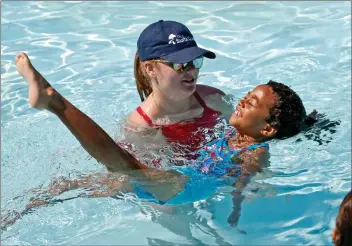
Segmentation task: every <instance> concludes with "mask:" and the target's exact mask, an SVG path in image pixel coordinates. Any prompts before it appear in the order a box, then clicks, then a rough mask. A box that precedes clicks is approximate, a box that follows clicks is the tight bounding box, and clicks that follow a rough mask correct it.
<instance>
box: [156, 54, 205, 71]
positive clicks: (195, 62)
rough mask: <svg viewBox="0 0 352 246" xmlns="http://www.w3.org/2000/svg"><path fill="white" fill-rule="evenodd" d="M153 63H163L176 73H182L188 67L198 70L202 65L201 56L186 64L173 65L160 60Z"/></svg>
mask: <svg viewBox="0 0 352 246" xmlns="http://www.w3.org/2000/svg"><path fill="white" fill-rule="evenodd" d="M153 61H156V62H161V63H164V64H166V65H168V66H170V67H172V68H173V69H174V70H175V71H176V72H183V71H184V70H185V69H186V68H187V67H188V66H189V65H193V66H194V67H195V68H196V69H200V68H201V67H202V65H203V56H200V57H197V58H196V59H194V60H193V61H190V62H186V63H173V62H168V61H166V60H162V59H154V60H153Z"/></svg>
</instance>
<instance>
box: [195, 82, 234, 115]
mask: <svg viewBox="0 0 352 246" xmlns="http://www.w3.org/2000/svg"><path fill="white" fill-rule="evenodd" d="M196 91H197V93H198V94H199V96H200V97H201V98H202V99H203V101H204V103H205V104H206V105H207V107H209V108H211V109H213V110H215V111H219V112H221V114H222V115H223V116H224V117H225V119H227V120H228V119H229V118H230V115H231V114H232V112H233V105H232V104H229V103H228V100H226V96H227V95H226V94H225V92H223V91H222V90H220V89H218V88H215V87H212V86H208V85H197V89H196Z"/></svg>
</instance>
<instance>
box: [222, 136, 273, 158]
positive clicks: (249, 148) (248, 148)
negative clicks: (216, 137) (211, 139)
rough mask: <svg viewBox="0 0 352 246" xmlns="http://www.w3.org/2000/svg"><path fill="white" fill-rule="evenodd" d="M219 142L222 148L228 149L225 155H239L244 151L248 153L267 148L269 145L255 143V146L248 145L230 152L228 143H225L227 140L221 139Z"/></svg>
mask: <svg viewBox="0 0 352 246" xmlns="http://www.w3.org/2000/svg"><path fill="white" fill-rule="evenodd" d="M224 141H225V142H224ZM221 142H222V146H224V147H225V148H227V149H228V153H227V155H238V154H239V153H243V152H245V151H250V150H256V149H258V148H261V147H262V148H269V144H268V143H266V142H263V143H255V144H252V145H249V146H247V147H244V148H242V149H235V150H231V149H230V147H229V145H228V143H227V139H223V140H222V141H221Z"/></svg>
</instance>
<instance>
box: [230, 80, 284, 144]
mask: <svg viewBox="0 0 352 246" xmlns="http://www.w3.org/2000/svg"><path fill="white" fill-rule="evenodd" d="M276 100H277V97H276V95H275V93H274V92H273V90H272V89H271V87H270V86H268V85H265V84H263V85H259V86H257V87H256V88H255V89H254V90H252V91H251V92H248V93H247V95H246V97H245V98H244V99H242V100H240V101H239V102H238V104H237V106H236V110H235V112H233V113H232V115H231V117H230V121H229V123H230V125H232V126H233V127H235V128H236V129H237V131H238V132H239V133H241V134H244V135H247V136H250V137H252V138H254V139H263V138H267V137H271V136H273V135H275V133H276V129H274V128H273V127H272V126H271V125H269V124H268V123H267V122H266V119H267V117H268V116H269V110H270V108H271V107H273V106H274V105H275V103H276Z"/></svg>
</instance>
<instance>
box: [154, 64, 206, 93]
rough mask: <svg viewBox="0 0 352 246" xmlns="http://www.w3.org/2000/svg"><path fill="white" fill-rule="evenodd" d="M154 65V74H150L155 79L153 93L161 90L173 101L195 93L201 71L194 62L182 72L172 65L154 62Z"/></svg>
mask: <svg viewBox="0 0 352 246" xmlns="http://www.w3.org/2000/svg"><path fill="white" fill-rule="evenodd" d="M153 65H154V68H153V72H152V73H151V74H149V75H150V76H152V78H154V84H153V91H156V90H160V92H161V93H162V94H163V95H165V96H167V97H168V98H172V99H180V98H187V97H189V96H191V95H192V94H193V93H194V92H195V90H196V83H197V78H198V74H199V69H197V68H195V66H194V65H193V63H192V62H190V63H188V64H187V66H186V67H185V68H184V70H183V71H180V72H178V71H175V70H174V68H173V66H172V64H170V63H166V62H165V63H164V62H153ZM147 69H148V68H147ZM147 72H148V70H147Z"/></svg>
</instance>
